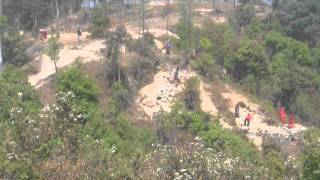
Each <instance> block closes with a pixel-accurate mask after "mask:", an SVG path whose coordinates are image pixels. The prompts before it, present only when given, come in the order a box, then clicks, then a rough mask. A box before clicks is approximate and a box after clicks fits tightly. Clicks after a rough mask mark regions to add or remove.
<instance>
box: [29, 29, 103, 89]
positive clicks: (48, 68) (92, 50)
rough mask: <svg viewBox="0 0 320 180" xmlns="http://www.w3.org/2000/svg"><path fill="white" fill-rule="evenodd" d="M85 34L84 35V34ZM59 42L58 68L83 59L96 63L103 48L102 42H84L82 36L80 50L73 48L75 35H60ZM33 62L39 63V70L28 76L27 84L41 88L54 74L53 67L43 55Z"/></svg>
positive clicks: (75, 39)
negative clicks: (60, 44)
mask: <svg viewBox="0 0 320 180" xmlns="http://www.w3.org/2000/svg"><path fill="white" fill-rule="evenodd" d="M84 34H86V33H84ZM60 37H61V38H60V41H61V43H62V44H63V45H64V46H63V48H62V49H61V50H60V54H59V57H60V58H59V61H58V63H57V66H58V68H63V67H66V66H69V65H71V64H72V63H74V62H75V60H76V59H77V58H79V57H80V58H83V62H90V61H98V60H100V59H101V55H100V50H101V49H103V48H104V47H105V45H104V41H103V40H90V41H86V39H85V38H86V37H87V36H85V35H84V36H82V39H81V40H82V41H83V42H85V43H83V44H81V46H80V48H77V47H75V46H74V45H75V44H76V41H77V38H76V34H75V33H68V34H62V35H61V36H60ZM35 61H40V64H41V68H40V70H39V72H38V73H37V74H33V75H30V76H29V77H28V78H29V82H30V83H31V85H33V86H35V87H36V88H39V87H41V86H42V85H43V84H44V82H45V80H46V79H47V78H48V77H50V76H51V75H53V74H55V67H54V64H53V62H52V61H51V60H50V58H49V57H48V56H47V55H45V54H40V55H39V56H38V57H36V59H35Z"/></svg>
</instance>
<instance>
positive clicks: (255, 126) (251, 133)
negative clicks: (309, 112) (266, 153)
mask: <svg viewBox="0 0 320 180" xmlns="http://www.w3.org/2000/svg"><path fill="white" fill-rule="evenodd" d="M226 88H227V92H224V93H222V96H223V98H224V99H227V100H229V110H230V111H231V112H234V109H235V106H236V104H237V103H238V102H243V103H245V105H246V106H247V107H248V109H250V111H251V114H252V115H253V120H252V121H251V123H250V127H249V128H245V127H243V121H244V117H245V116H246V115H247V114H248V113H249V110H248V109H247V108H240V118H236V127H237V128H239V129H242V130H247V131H248V133H247V137H248V138H249V139H250V140H252V142H253V143H254V144H255V145H256V146H257V147H258V148H259V149H261V145H262V142H263V138H262V137H261V136H259V135H258V134H259V132H263V133H267V134H269V135H271V136H280V137H282V138H287V137H289V136H290V135H294V134H297V133H299V132H301V131H303V130H306V129H307V128H306V127H304V126H302V125H300V124H295V128H293V129H288V128H286V127H280V126H270V125H268V124H267V123H266V122H265V120H266V118H267V115H266V114H265V113H264V112H263V108H262V107H261V106H259V105H258V104H256V103H254V102H252V101H251V100H249V99H248V98H247V97H246V96H244V95H242V94H240V93H238V92H237V91H235V90H234V89H232V88H231V87H229V86H227V85H226Z"/></svg>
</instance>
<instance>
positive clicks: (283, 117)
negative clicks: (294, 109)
mask: <svg viewBox="0 0 320 180" xmlns="http://www.w3.org/2000/svg"><path fill="white" fill-rule="evenodd" d="M279 115H280V120H281V122H282V124H285V123H286V110H285V108H284V107H280V109H279Z"/></svg>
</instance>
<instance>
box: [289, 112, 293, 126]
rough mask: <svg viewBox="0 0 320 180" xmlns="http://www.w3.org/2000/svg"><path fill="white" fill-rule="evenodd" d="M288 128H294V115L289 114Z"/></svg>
mask: <svg viewBox="0 0 320 180" xmlns="http://www.w3.org/2000/svg"><path fill="white" fill-rule="evenodd" d="M289 128H290V129H291V128H294V114H293V113H290V117H289Z"/></svg>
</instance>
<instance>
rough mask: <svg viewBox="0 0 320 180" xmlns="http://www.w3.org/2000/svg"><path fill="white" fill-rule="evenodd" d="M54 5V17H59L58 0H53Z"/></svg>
mask: <svg viewBox="0 0 320 180" xmlns="http://www.w3.org/2000/svg"><path fill="white" fill-rule="evenodd" d="M54 3H55V6H56V19H59V18H60V9H59V2H58V0H54Z"/></svg>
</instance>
